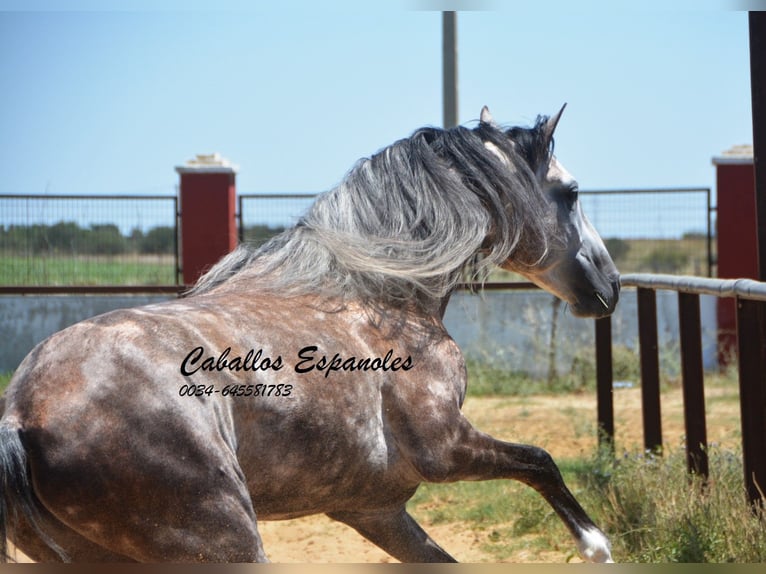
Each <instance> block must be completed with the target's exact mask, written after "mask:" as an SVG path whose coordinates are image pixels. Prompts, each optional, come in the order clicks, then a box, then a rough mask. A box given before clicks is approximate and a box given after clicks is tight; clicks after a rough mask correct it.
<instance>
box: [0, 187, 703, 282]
mask: <svg viewBox="0 0 766 574" xmlns="http://www.w3.org/2000/svg"><path fill="white" fill-rule="evenodd" d="M315 197H316V194H310V193H301V194H242V195H240V196H239V237H240V241H246V242H249V243H253V244H256V245H258V244H261V243H263V242H265V241H266V240H268V239H269V238H270V237H273V236H274V235H276V234H278V233H280V232H281V231H283V230H284V229H286V228H289V227H291V226H293V225H295V223H296V222H297V221H298V219H299V218H300V216H301V215H302V214H303V213H304V212H305V211H306V210H307V209H308V208H309V207H310V205H311V204H312V202H313V201H314V198H315ZM580 197H581V203H582V206H583V209H584V211H585V213H586V214H587V215H588V217H589V219H590V220H591V221H592V222H593V224H594V226H595V227H596V229H597V230H598V231H599V233H600V235H601V236H602V238H603V239H604V241H605V243H606V245H607V248H608V249H609V251H610V253H611V254H612V257H613V258H614V259H615V262H616V263H617V266H618V268H619V269H620V271H621V272H623V273H635V272H653V273H678V274H694V275H714V263H715V253H714V247H715V245H714V242H713V230H714V221H713V219H714V211H713V210H712V209H711V205H710V190H709V189H706V188H700V189H665V190H615V191H599V192H588V191H583V192H581V194H580ZM176 212H177V199H176V197H174V196H51V195H48V196H39V195H38V196H35V195H0V285H3V286H15V285H66V286H70V285H71V286H78V285H173V284H177V278H178V273H177V269H178V240H177V237H178V229H177V216H176ZM514 279H516V278H515V277H513V276H510V275H508V274H506V273H504V272H500V271H497V272H495V273H493V274H492V275H491V276H490V277H489V281H490V282H493V281H509V280H514Z"/></svg>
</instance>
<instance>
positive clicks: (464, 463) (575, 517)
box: [412, 422, 612, 562]
mask: <svg viewBox="0 0 766 574" xmlns="http://www.w3.org/2000/svg"><path fill="white" fill-rule="evenodd" d="M461 426H462V428H461V429H459V430H457V429H456V430H455V432H453V433H451V437H450V438H451V439H452V440H450V441H445V442H443V443H442V446H441V448H438V449H418V450H417V452H413V455H414V457H413V461H412V462H413V464H414V466H415V467H416V468H418V469H419V471H420V473H421V474H422V476H423V478H424V479H425V480H427V481H429V482H453V481H459V480H492V479H498V478H509V479H514V480H519V481H521V482H523V483H525V484H527V485H529V486H531V487H532V488H534V489H535V490H537V491H538V492H539V493H540V494H541V495H542V496H543V497H544V498H545V499H546V500H547V501H548V503H549V504H550V505H551V507H553V509H554V510H555V511H556V513H557V514H558V515H559V517H560V518H561V520H562V521H563V522H564V524H565V525H566V526H567V528H568V529H569V530H570V532H571V533H572V535H573V536H574V538H575V540H576V542H577V546H578V549H579V550H580V553H581V554H582V556H583V557H584V558H585V559H586V560H588V561H590V562H611V561H612V555H611V551H610V545H609V541H608V540H607V538H606V536H605V535H604V533H603V532H601V530H600V529H599V528H598V527H597V526H596V525H595V524H594V523H593V521H592V520H591V519H590V517H589V516H588V515H587V513H586V512H585V510H583V508H582V506H580V504H579V503H578V502H577V501H576V500H575V498H574V496H573V495H572V493H571V492H570V491H569V489H568V488H567V487H566V485H565V484H564V480H563V478H562V477H561V473H560V472H559V469H558V467H557V466H556V464H555V463H554V462H553V459H552V458H551V456H550V455H549V454H548V453H547V452H546V451H545V450H543V449H541V448H538V447H535V446H528V445H520V444H513V443H508V442H503V441H500V440H497V439H494V438H492V437H490V436H488V435H486V434H484V433H481V432H479V431H477V430H475V429H474V428H473V427H471V426H470V425H469V424H468V423H467V422H465V423H464V425H461Z"/></svg>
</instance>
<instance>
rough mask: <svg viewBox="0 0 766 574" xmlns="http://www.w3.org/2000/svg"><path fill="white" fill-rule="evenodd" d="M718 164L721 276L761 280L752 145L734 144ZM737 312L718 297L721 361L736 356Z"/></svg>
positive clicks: (718, 222) (716, 158) (717, 186)
mask: <svg viewBox="0 0 766 574" xmlns="http://www.w3.org/2000/svg"><path fill="white" fill-rule="evenodd" d="M713 165H715V166H716V172H717V173H716V188H717V204H718V210H717V218H716V222H717V225H716V238H717V242H718V249H717V251H718V277H719V278H721V279H739V278H742V277H744V278H748V279H756V280H757V279H758V252H757V249H758V238H757V231H756V219H755V171H754V169H753V147H752V146H749V145H741V146H734V147H733V148H731V149H730V150H727V151H725V152H723V153H722V154H721V155H720V156H717V157H714V158H713ZM736 345H737V313H736V309H735V308H734V300H733V299H718V360H719V364H720V365H721V366H724V365H726V364H727V362H728V361H729V360H730V359H733V358H734V352H735V351H736V348H737V346H736Z"/></svg>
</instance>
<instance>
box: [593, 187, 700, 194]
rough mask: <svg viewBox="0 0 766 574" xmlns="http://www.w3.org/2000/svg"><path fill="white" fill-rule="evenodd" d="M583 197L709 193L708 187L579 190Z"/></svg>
mask: <svg viewBox="0 0 766 574" xmlns="http://www.w3.org/2000/svg"><path fill="white" fill-rule="evenodd" d="M580 193H581V194H585V195H633V194H638V193H710V188H709V187H670V188H658V189H601V190H598V189H581V190H580Z"/></svg>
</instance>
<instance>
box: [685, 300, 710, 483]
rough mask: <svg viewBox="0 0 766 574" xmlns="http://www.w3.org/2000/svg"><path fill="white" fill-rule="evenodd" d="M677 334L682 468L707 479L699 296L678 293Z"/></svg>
mask: <svg viewBox="0 0 766 574" xmlns="http://www.w3.org/2000/svg"><path fill="white" fill-rule="evenodd" d="M678 322H679V329H680V331H681V376H682V378H683V383H682V384H683V396H684V424H685V426H686V465H687V467H688V469H689V472H690V473H693V474H698V475H700V476H704V477H707V476H708V457H707V426H706V423H705V386H704V385H705V383H704V375H703V370H702V329H701V327H700V296H699V295H697V294H694V293H679V294H678Z"/></svg>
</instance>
